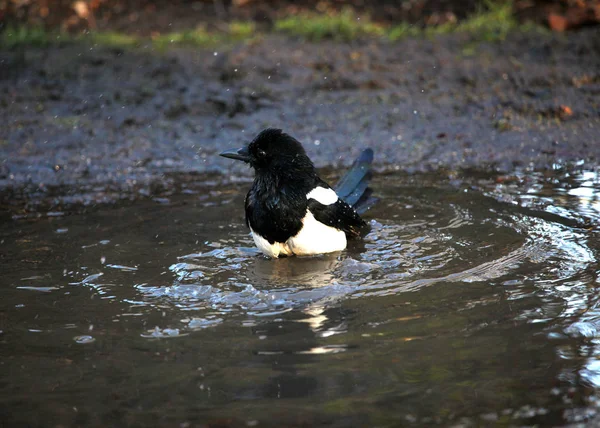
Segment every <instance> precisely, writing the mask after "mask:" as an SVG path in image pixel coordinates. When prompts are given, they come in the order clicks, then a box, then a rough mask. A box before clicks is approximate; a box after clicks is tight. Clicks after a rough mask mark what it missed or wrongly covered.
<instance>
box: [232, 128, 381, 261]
mask: <svg viewBox="0 0 600 428" xmlns="http://www.w3.org/2000/svg"><path fill="white" fill-rule="evenodd" d="M221 156H224V157H227V158H231V159H238V160H242V161H244V162H246V163H249V164H250V166H251V167H253V168H254V170H255V173H256V175H255V178H254V183H253V184H252V188H251V189H250V191H249V192H248V195H246V200H245V208H246V224H247V225H248V227H249V228H250V231H251V233H252V237H253V238H254V242H255V243H256V246H257V247H258V248H259V249H260V250H261V251H262V252H263V253H264V254H266V255H267V256H269V257H273V258H277V257H279V256H280V255H286V256H291V255H313V254H323V253H331V252H335V251H341V250H343V249H344V248H346V244H347V241H346V237H347V236H350V237H353V236H359V235H360V232H361V229H362V228H363V227H364V226H365V222H364V220H363V219H362V218H361V217H360V215H359V214H358V212H357V210H358V211H361V209H363V210H364V209H367V208H368V205H369V203H370V202H372V199H371V198H370V194H371V190H370V189H369V188H368V187H367V184H368V181H369V179H370V178H371V171H370V164H371V162H372V160H373V151H372V150H371V149H366V150H364V151H363V152H362V154H361V156H360V157H359V158H358V159H357V160H356V161H355V163H354V165H353V166H352V168H351V169H350V171H349V172H348V173H347V174H346V175H345V176H344V177H343V178H342V179H341V180H340V183H339V184H338V186H337V192H336V190H334V189H332V188H331V187H330V186H329V185H328V184H327V183H326V182H325V181H323V180H322V179H321V178H320V177H319V175H318V174H317V172H316V170H315V167H314V165H313V163H312V162H311V161H310V159H309V158H308V156H307V155H306V152H305V151H304V148H303V147H302V144H300V142H299V141H298V140H296V139H295V138H293V137H292V136H290V135H288V134H285V133H284V132H282V131H281V130H280V129H265V130H264V131H262V132H261V133H260V134H258V136H257V137H256V138H255V139H254V140H253V141H252V142H251V143H250V144H248V146H246V147H243V148H241V149H234V150H227V151H225V152H223V153H221Z"/></svg>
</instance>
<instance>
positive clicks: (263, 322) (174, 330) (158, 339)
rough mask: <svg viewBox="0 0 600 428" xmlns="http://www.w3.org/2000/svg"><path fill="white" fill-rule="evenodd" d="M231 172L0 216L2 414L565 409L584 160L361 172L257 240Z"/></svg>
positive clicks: (572, 368)
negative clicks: (332, 242) (313, 210)
mask: <svg viewBox="0 0 600 428" xmlns="http://www.w3.org/2000/svg"><path fill="white" fill-rule="evenodd" d="M248 186H249V184H248V183H241V184H236V185H219V184H216V183H211V182H209V183H202V180H201V179H198V182H197V183H192V184H188V185H187V189H185V190H184V191H183V192H180V193H178V194H173V195H166V196H165V195H162V196H160V197H156V198H154V199H148V200H145V201H139V202H135V203H126V204H122V205H119V206H116V207H112V206H111V207H100V208H96V209H93V210H88V212H79V213H71V214H69V213H67V212H50V213H47V214H44V215H42V216H19V215H16V216H13V218H6V217H5V221H3V223H2V224H0V243H1V248H2V252H1V260H2V264H1V266H0V274H1V276H0V278H2V279H1V280H0V281H1V282H0V286H1V287H2V301H1V306H0V330H1V331H0V366H1V370H0V373H1V374H0V409H1V410H2V414H3V419H4V421H5V423H6V424H7V426H25V425H28V426H91V427H93V426H98V427H100V426H177V427H180V426H181V427H188V426H207V425H208V426H315V425H328V426H333V427H337V426H399V425H435V424H441V425H452V424H459V425H462V426H479V425H489V424H492V423H498V424H503V425H509V426H510V425H519V426H523V425H525V426H527V425H536V424H542V425H565V424H569V423H576V422H584V421H589V420H591V419H593V418H594V416H595V415H596V412H597V408H598V402H597V400H598V397H599V391H600V390H599V388H600V349H599V348H598V346H599V344H600V341H599V338H600V310H599V309H598V292H597V290H596V288H597V287H598V285H599V280H598V275H599V272H600V268H599V266H598V258H599V251H600V241H599V240H598V237H599V229H598V222H599V220H600V179H599V175H598V172H597V171H580V172H577V173H569V172H566V171H563V170H559V171H555V172H553V173H550V174H516V175H514V176H510V177H476V176H472V177H467V178H465V179H460V180H458V179H456V180H439V179H438V177H430V176H410V177H406V176H401V175H388V176H379V177H377V179H376V180H375V182H374V183H373V187H374V188H375V189H376V193H377V194H378V195H380V196H381V201H380V203H379V204H378V205H376V206H375V207H374V208H373V209H372V210H371V211H370V212H369V213H368V215H367V217H368V219H369V220H370V226H371V231H370V233H369V234H368V235H367V236H366V237H365V239H364V240H362V241H353V242H351V244H350V246H349V248H348V249H347V250H346V251H344V252H342V253H340V254H334V255H327V256H319V257H311V258H288V259H280V260H269V259H266V258H264V257H263V256H262V255H260V254H259V253H258V251H257V250H256V249H255V248H254V246H253V242H252V240H251V238H250V236H249V234H248V230H247V229H246V227H245V225H244V222H243V208H242V207H243V197H244V194H245V192H246V190H247V188H248Z"/></svg>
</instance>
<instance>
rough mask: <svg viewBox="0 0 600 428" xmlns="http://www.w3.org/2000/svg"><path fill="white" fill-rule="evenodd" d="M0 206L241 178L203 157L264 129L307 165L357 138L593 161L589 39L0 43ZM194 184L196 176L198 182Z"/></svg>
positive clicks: (94, 198) (489, 167) (599, 82)
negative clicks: (134, 45) (16, 46)
mask: <svg viewBox="0 0 600 428" xmlns="http://www.w3.org/2000/svg"><path fill="white" fill-rule="evenodd" d="M0 64H1V67H0V106H1V107H0V121H1V123H2V127H1V128H0V190H1V196H0V202H1V203H2V205H3V206H4V207H7V206H8V207H17V206H18V207H21V208H22V207H23V205H24V204H28V205H26V206H27V207H29V208H28V209H35V207H39V206H40V204H44V206H46V207H47V209H53V207H56V206H58V205H61V204H63V205H64V204H69V203H82V202H83V203H85V204H95V203H98V202H111V201H114V200H117V199H124V198H126V199H132V198H133V199H135V198H138V197H148V196H160V195H162V194H164V193H165V192H166V193H168V192H171V191H174V189H175V188H176V187H177V186H180V184H181V183H182V182H185V181H190V180H194V177H197V174H202V175H203V177H206V176H205V175H204V174H210V177H212V178H210V177H209V179H214V180H217V181H222V182H228V181H236V180H238V179H248V178H249V177H250V171H249V170H248V169H246V168H244V167H243V166H240V165H234V164H233V163H231V162H228V161H227V160H226V159H222V158H219V157H218V156H217V154H218V153H219V152H220V151H221V150H223V149H225V148H228V147H230V146H237V145H240V144H242V143H244V142H246V141H248V140H249V139H251V138H252V137H253V136H254V135H255V134H256V133H257V132H258V131H260V130H261V129H263V128H265V127H269V126H272V127H281V128H283V129H285V130H286V131H287V132H289V133H291V134H293V135H294V136H296V137H297V138H298V139H299V140H301V141H302V142H303V143H304V144H305V147H306V149H307V152H308V153H309V155H310V157H311V158H312V159H313V160H314V161H315V164H316V165H317V166H319V167H326V166H329V167H334V168H335V167H340V166H346V165H348V164H349V163H351V161H352V160H353V157H354V156H355V155H356V154H358V153H359V151H360V150H361V149H362V148H363V147H365V146H370V147H373V148H374V149H375V151H376V165H377V167H378V168H379V170H381V171H389V170H400V171H405V172H408V173H411V172H417V171H432V170H433V171H440V170H443V171H451V172H460V171H464V170H465V169H469V170H472V169H475V170H483V171H487V172H489V171H505V172H510V171H514V170H515V169H530V170H534V169H536V170H539V169H548V168H550V169H551V168H554V167H556V165H557V164H558V165H566V164H570V163H573V164H577V165H582V164H584V165H586V166H589V165H590V164H591V165H595V164H597V161H598V158H599V155H600V141H599V139H600V137H599V135H600V132H599V129H600V71H599V70H600V32H598V30H597V29H587V30H582V31H580V32H575V33H569V34H564V35H556V34H511V35H509V36H508V38H507V40H505V41H504V42H502V43H484V42H480V41H476V40H473V39H471V38H469V36H466V35H460V34H455V35H447V36H440V37H437V38H434V39H429V40H428V39H420V40H416V39H406V40H402V41H398V42H385V41H375V40H370V41H356V42H352V43H347V44H343V43H336V42H323V43H319V44H311V43H306V42H302V41H300V40H294V39H290V38H283V37H279V36H275V35H271V36H265V37H264V38H262V39H260V40H256V41H253V42H251V43H245V44H239V45H236V46H229V47H227V48H223V49H220V48H214V49H199V48H177V49H172V50H167V51H162V52H158V51H156V50H154V49H152V48H151V47H149V46H146V47H145V46H142V47H140V48H138V49H120V48H108V47H100V46H88V45H83V44H65V45H62V46H53V47H49V48H45V49H34V48H26V49H23V48H21V49H20V50H16V51H4V52H0ZM203 180H206V178H203Z"/></svg>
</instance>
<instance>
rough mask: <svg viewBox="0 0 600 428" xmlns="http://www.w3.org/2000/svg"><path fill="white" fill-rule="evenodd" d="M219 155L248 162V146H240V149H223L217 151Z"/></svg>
mask: <svg viewBox="0 0 600 428" xmlns="http://www.w3.org/2000/svg"><path fill="white" fill-rule="evenodd" d="M219 156H223V157H224V158H229V159H237V160H241V161H244V162H250V152H249V151H248V147H242V148H241V149H230V150H225V151H224V152H223V153H219Z"/></svg>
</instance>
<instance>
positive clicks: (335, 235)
mask: <svg viewBox="0 0 600 428" xmlns="http://www.w3.org/2000/svg"><path fill="white" fill-rule="evenodd" d="M302 223H303V227H302V229H300V232H298V234H297V235H296V236H292V237H291V238H289V239H288V240H287V241H286V242H284V243H281V242H275V243H273V244H270V243H269V241H267V240H266V239H264V238H263V237H262V236H260V235H259V234H257V233H255V232H254V231H253V230H252V228H250V232H251V233H252V238H254V242H255V243H256V246H257V247H258V249H259V250H261V251H262V252H263V253H264V254H266V255H267V256H269V257H273V258H277V257H279V255H280V254H285V255H287V256H291V255H292V254H295V255H297V256H309V255H314V254H325V253H333V252H335V251H342V250H343V249H344V248H346V234H345V233H344V232H343V231H341V230H338V229H336V228H334V227H330V226H327V225H325V224H323V223H321V222H320V221H317V220H316V219H315V217H314V216H313V215H312V213H311V212H310V211H307V213H306V216H305V217H304V219H302Z"/></svg>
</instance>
